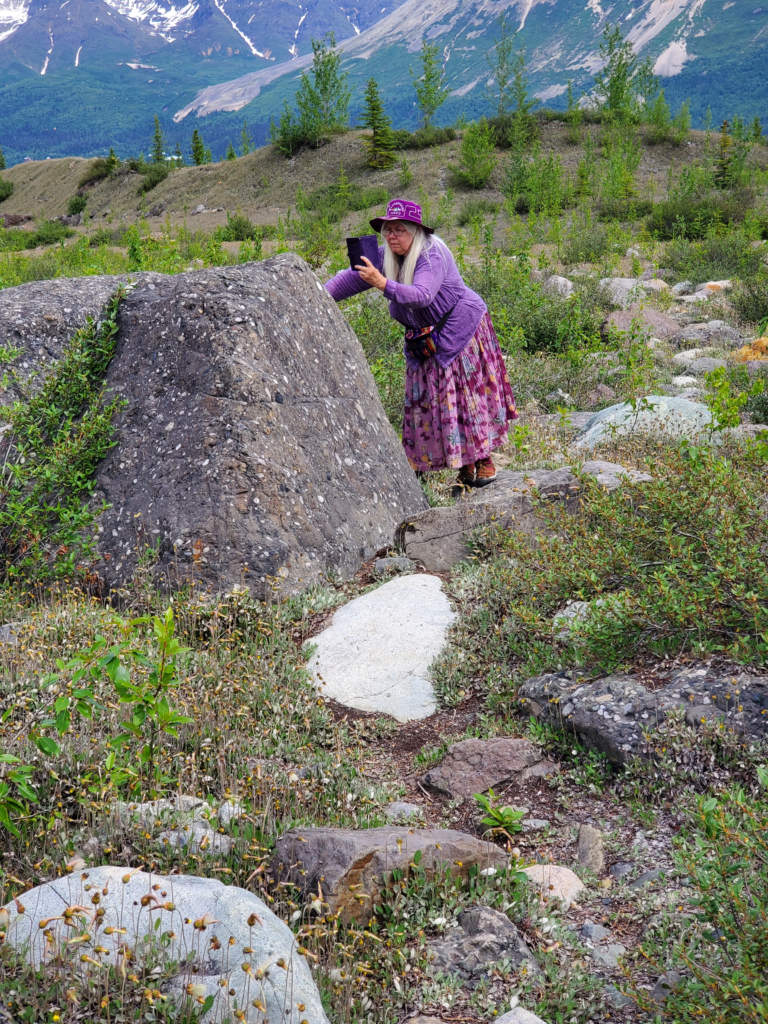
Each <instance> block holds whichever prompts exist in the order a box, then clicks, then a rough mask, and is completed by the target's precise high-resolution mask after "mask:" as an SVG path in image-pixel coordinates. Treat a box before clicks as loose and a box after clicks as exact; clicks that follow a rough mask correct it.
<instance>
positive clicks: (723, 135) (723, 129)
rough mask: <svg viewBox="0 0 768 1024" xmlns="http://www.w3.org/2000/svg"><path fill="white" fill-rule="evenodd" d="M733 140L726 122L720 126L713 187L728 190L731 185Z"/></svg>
mask: <svg viewBox="0 0 768 1024" xmlns="http://www.w3.org/2000/svg"><path fill="white" fill-rule="evenodd" d="M732 164H733V139H732V138H731V126H730V124H729V123H728V122H727V121H723V123H722V124H721V125H720V142H719V145H718V148H717V159H716V160H715V185H717V187H718V188H730V187H731V185H732V184H733V180H732V179H733V166H732Z"/></svg>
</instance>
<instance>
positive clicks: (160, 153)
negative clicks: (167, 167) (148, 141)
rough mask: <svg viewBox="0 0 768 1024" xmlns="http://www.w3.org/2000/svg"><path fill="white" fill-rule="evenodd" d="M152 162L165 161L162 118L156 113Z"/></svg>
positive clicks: (159, 162) (160, 162)
mask: <svg viewBox="0 0 768 1024" xmlns="http://www.w3.org/2000/svg"><path fill="white" fill-rule="evenodd" d="M152 163H153V164H162V163H165V139H164V138H163V132H162V129H161V128H160V119H159V118H158V116H157V114H155V134H154V136H153V137H152Z"/></svg>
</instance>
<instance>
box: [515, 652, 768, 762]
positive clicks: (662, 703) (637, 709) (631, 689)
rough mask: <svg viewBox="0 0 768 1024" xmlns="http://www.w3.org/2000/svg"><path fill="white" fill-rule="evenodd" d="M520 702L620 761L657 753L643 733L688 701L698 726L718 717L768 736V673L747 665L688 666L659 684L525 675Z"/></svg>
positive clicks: (689, 716) (757, 736)
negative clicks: (728, 669)
mask: <svg viewBox="0 0 768 1024" xmlns="http://www.w3.org/2000/svg"><path fill="white" fill-rule="evenodd" d="M519 702H520V706H521V708H522V710H523V711H524V713H525V714H527V715H531V714H532V715H534V716H535V717H536V718H537V719H539V720H540V721H542V722H546V723H548V724H549V725H551V726H552V727H553V728H555V729H558V730H562V731H565V732H570V733H575V734H576V735H577V736H578V737H579V739H581V740H582V742H583V743H585V744H586V746H588V747H589V748H590V749H592V750H598V751H601V752H602V753H604V754H605V755H606V756H607V757H608V759H609V760H610V761H612V762H613V763H614V764H618V765H622V764H626V763H628V762H629V761H631V760H632V759H633V758H634V757H651V756H652V755H653V753H654V744H653V741H652V740H650V741H649V740H648V739H647V738H646V736H645V733H646V732H647V731H648V730H650V729H652V728H654V727H655V726H657V725H661V724H662V723H663V722H664V719H665V718H666V716H667V714H668V713H669V711H670V710H671V709H673V708H684V709H685V718H686V721H687V723H688V724H689V725H690V726H693V727H698V726H699V725H701V723H702V722H705V721H708V720H709V719H711V718H714V719H716V720H717V721H718V722H720V723H721V724H722V726H723V728H724V729H727V730H729V731H730V732H733V733H735V734H737V735H740V736H744V737H745V738H746V739H747V740H749V741H757V742H761V741H764V740H766V739H768V677H766V676H758V675H752V674H750V673H748V672H746V671H745V670H744V669H742V668H736V669H735V671H734V672H726V671H724V670H723V669H722V668H721V669H717V668H693V669H682V670H680V671H678V672H675V673H674V674H673V675H672V677H671V679H670V681H669V682H668V683H666V684H665V685H664V686H663V687H661V689H658V690H649V689H648V688H647V687H646V686H645V685H644V684H643V683H642V682H641V680H640V679H638V677H637V676H634V675H621V674H617V675H609V676H605V677H604V678H602V679H598V680H596V681H595V682H592V683H582V682H581V681H580V680H579V679H578V678H576V679H573V678H571V676H570V675H569V674H567V673H557V672H551V673H546V674H545V675H541V676H534V677H533V678H531V679H528V680H527V681H526V682H525V683H523V685H522V686H521V688H520V695H519Z"/></svg>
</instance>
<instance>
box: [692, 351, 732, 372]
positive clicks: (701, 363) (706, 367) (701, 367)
mask: <svg viewBox="0 0 768 1024" xmlns="http://www.w3.org/2000/svg"><path fill="white" fill-rule="evenodd" d="M727 365H728V364H727V363H726V361H725V360H724V359H712V358H710V357H708V356H704V357H703V358H701V359H694V361H693V362H692V363H691V364H690V365H689V366H688V370H689V371H690V372H691V373H696V374H700V375H701V376H703V375H704V374H705V373H711V372H712V371H713V370H719V369H720V367H721V366H723V367H724V366H727Z"/></svg>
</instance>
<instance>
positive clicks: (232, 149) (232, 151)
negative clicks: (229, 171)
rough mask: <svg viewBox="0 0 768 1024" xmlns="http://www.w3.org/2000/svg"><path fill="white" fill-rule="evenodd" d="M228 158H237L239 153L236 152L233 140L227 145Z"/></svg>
mask: <svg viewBox="0 0 768 1024" xmlns="http://www.w3.org/2000/svg"><path fill="white" fill-rule="evenodd" d="M227 160H237V153H236V152H235V147H234V146H233V145H232V143H231V142H230V144H229V145H228V146H227Z"/></svg>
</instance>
